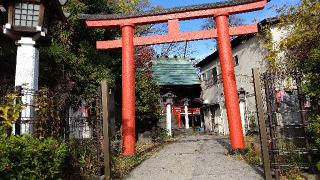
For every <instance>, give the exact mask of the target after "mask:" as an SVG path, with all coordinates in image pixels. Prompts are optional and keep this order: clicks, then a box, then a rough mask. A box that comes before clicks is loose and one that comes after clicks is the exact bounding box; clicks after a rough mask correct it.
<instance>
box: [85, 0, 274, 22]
mask: <svg viewBox="0 0 320 180" xmlns="http://www.w3.org/2000/svg"><path fill="white" fill-rule="evenodd" d="M259 1H261V0H229V1H222V2H214V3H206V4H200V5H191V6H184V7H174V8H169V9H160V10H157V11H145V12H138V13H134V14H81V15H79V17H80V19H84V20H102V19H103V20H116V19H126V18H135V17H144V16H153V15H163V14H170V13H179V12H186V11H196V10H205V9H212V8H223V7H228V6H236V5H242V4H247V3H254V2H259ZM267 1H268V2H269V1H270V0H267Z"/></svg>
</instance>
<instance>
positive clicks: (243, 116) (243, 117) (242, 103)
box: [239, 100, 246, 135]
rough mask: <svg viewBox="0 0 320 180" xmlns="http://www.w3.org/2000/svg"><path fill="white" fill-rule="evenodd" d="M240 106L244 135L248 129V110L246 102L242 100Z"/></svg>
mask: <svg viewBox="0 0 320 180" xmlns="http://www.w3.org/2000/svg"><path fill="white" fill-rule="evenodd" d="M239 106H240V116H241V124H242V131H243V134H244V135H245V134H246V128H245V124H246V123H245V110H246V102H245V101H243V100H240V102H239Z"/></svg>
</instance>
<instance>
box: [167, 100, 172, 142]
mask: <svg viewBox="0 0 320 180" xmlns="http://www.w3.org/2000/svg"><path fill="white" fill-rule="evenodd" d="M166 120H167V121H166V129H167V134H168V136H172V129H171V104H170V103H168V104H167V119H166Z"/></svg>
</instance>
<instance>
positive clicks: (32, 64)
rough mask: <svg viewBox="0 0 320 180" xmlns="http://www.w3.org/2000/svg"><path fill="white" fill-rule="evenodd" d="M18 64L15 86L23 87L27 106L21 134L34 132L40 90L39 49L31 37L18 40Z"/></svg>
mask: <svg viewBox="0 0 320 180" xmlns="http://www.w3.org/2000/svg"><path fill="white" fill-rule="evenodd" d="M17 44H18V45H19V46H18V50H17V64H16V75H15V86H16V87H17V86H21V87H22V94H23V96H22V103H23V104H25V105H26V107H25V108H24V109H23V110H22V112H21V125H20V134H28V133H32V121H33V119H34V117H35V109H34V107H33V105H34V94H35V92H36V91H38V78H39V50H38V49H37V48H36V47H35V44H36V42H35V41H34V40H33V39H32V38H31V37H22V38H21V39H20V40H19V41H17ZM13 132H15V129H14V130H13Z"/></svg>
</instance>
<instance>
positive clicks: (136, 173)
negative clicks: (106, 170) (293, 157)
mask: <svg viewBox="0 0 320 180" xmlns="http://www.w3.org/2000/svg"><path fill="white" fill-rule="evenodd" d="M226 142H227V139H226V138H221V137H216V136H210V135H203V136H200V135H193V136H188V137H185V138H182V139H181V140H179V141H177V142H176V143H174V144H170V145H168V146H166V147H165V148H164V149H162V150H161V151H160V152H158V153H157V154H155V155H154V156H152V157H151V158H150V159H148V160H146V161H145V162H143V163H142V164H141V165H140V166H138V167H137V168H136V169H134V170H133V171H132V172H131V174H130V175H129V176H128V178H127V179H128V180H167V179H168V180H169V179H170V180H171V179H173V180H189V179H195V180H198V179H199V180H200V179H209V180H211V179H219V180H229V179H230V180H236V179H239V180H240V179H241V180H242V179H244V180H259V179H263V178H262V176H261V175H260V174H259V173H258V172H257V171H255V170H254V169H253V168H252V167H251V166H249V165H248V164H246V163H245V162H244V161H238V160H235V159H233V158H232V157H228V156H226V155H225V153H226V152H227V149H226V147H225V146H227V143H226Z"/></svg>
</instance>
